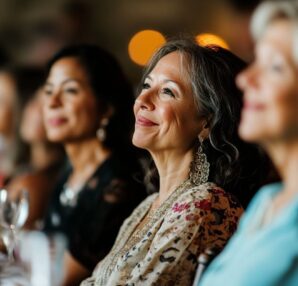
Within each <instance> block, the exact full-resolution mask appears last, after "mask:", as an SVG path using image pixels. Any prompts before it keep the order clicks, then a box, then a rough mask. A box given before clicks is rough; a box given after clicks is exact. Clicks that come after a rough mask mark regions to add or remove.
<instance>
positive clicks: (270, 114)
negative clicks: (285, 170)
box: [237, 20, 298, 144]
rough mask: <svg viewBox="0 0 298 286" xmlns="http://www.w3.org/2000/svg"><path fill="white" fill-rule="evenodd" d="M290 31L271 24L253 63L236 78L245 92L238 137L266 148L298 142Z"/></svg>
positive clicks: (296, 89) (285, 24)
mask: <svg viewBox="0 0 298 286" xmlns="http://www.w3.org/2000/svg"><path fill="white" fill-rule="evenodd" d="M292 49H293V27H292V26H291V24H290V23H289V22H288V21H285V20H279V21H276V22H274V23H272V24H271V25H270V26H269V27H268V28H267V30H266V31H265V33H264V35H263V37H262V38H261V39H260V40H259V41H258V43H257V45H256V59H255V61H254V63H253V64H252V65H251V66H250V67H249V68H248V69H247V70H245V71H244V72H242V73H241V74H240V75H239V76H238V78H237V84H238V86H239V87H240V88H241V89H242V90H243V91H244V108H243V110H242V118H241V123H240V128H239V133H240V136H241V137H242V138H243V139H245V140H247V141H252V142H258V143H263V144H266V143H268V142H276V141H277V142H280V141H287V140H293V139H294V140H297V138H298V80H297V79H298V78H297V75H298V70H297V64H296V63H295V62H294V59H293V50H292Z"/></svg>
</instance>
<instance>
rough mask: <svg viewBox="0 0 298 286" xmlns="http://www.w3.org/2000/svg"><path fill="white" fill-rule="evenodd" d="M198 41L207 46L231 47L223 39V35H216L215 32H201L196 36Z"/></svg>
mask: <svg viewBox="0 0 298 286" xmlns="http://www.w3.org/2000/svg"><path fill="white" fill-rule="evenodd" d="M196 41H197V42H198V43H199V44H200V45H201V46H207V45H217V46H220V47H222V48H225V49H229V46H228V44H227V42H226V41H225V40H224V39H222V38H221V37H219V36H217V35H214V34H208V33H204V34H200V35H198V36H196Z"/></svg>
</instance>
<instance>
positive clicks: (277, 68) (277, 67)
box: [271, 64, 283, 73]
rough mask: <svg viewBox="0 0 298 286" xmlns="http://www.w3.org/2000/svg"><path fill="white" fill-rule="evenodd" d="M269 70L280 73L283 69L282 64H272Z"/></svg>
mask: <svg viewBox="0 0 298 286" xmlns="http://www.w3.org/2000/svg"><path fill="white" fill-rule="evenodd" d="M271 70H273V71H275V72H278V73H280V72H282V71H283V66H282V65H281V64H272V65H271Z"/></svg>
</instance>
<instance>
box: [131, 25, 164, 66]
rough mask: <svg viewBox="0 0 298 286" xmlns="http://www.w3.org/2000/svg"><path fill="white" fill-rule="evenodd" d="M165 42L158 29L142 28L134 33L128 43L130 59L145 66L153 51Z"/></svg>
mask: <svg viewBox="0 0 298 286" xmlns="http://www.w3.org/2000/svg"><path fill="white" fill-rule="evenodd" d="M165 42H166V39H165V37H164V36H163V35H162V34H161V33H160V32H158V31H154V30H143V31H140V32H138V33H136V34H135V35H134V36H133V37H132V38H131V40H130V42H129V44H128V53H129V56H130V58H131V60H132V61H134V62H135V63H136V64H138V65H141V66H145V65H146V64H147V63H148V61H149V60H150V58H151V57H152V55H153V53H154V52H155V51H156V50H157V49H158V48H160V47H161V46H162V45H163V44H164V43H165Z"/></svg>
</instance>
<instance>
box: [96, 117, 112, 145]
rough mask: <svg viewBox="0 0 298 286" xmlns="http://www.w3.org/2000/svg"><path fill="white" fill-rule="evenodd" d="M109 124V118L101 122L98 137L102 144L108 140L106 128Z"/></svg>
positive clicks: (97, 132)
mask: <svg viewBox="0 0 298 286" xmlns="http://www.w3.org/2000/svg"><path fill="white" fill-rule="evenodd" d="M108 124H109V119H108V118H107V117H105V118H103V119H102V120H101V122H100V127H99V128H98V129H97V131H96V136H97V138H98V140H99V141H100V142H104V141H105V140H106V138H107V132H106V127H107V125H108Z"/></svg>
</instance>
